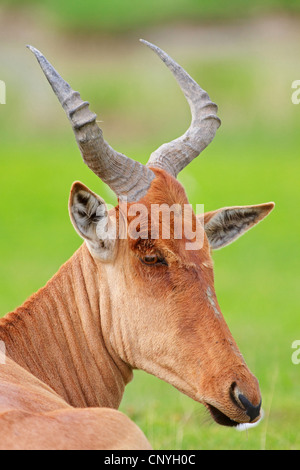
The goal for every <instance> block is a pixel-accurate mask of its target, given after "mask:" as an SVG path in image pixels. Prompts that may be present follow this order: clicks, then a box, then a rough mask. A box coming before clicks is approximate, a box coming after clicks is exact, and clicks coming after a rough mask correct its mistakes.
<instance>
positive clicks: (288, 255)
mask: <svg viewBox="0 0 300 470" xmlns="http://www.w3.org/2000/svg"><path fill="white" fill-rule="evenodd" d="M62 3H63V2H61V4H62ZM274 47H275V46H274ZM291 47H292V46H291ZM272 51H273V52H272V53H271V56H270V55H269V52H268V51H266V56H265V57H262V55H261V51H260V54H257V55H252V56H251V57H247V56H246V55H243V56H239V57H236V56H235V57H234V56H232V57H231V58H230V60H226V61H225V60H224V59H223V58H222V57H218V56H217V57H215V58H213V59H211V58H208V57H206V58H203V60H201V64H199V58H190V59H189V60H190V63H189V64H185V65H186V66H187V69H188V70H189V71H190V72H191V74H192V75H193V76H194V77H195V78H196V79H198V80H199V82H201V83H203V86H204V87H206V88H208V89H209V90H210V92H211V94H212V95H213V96H212V97H213V99H214V100H215V101H216V102H218V104H219V105H220V115H221V117H222V120H223V125H222V127H221V128H220V130H219V131H218V134H217V138H216V139H215V141H214V143H213V144H212V145H211V146H210V147H209V149H207V150H206V151H205V153H204V154H203V158H199V159H197V160H195V161H194V162H193V163H191V165H190V166H189V167H188V168H187V169H186V170H184V172H182V174H181V175H180V180H181V182H182V183H183V184H184V185H185V187H186V189H187V193H188V196H189V199H190V201H191V202H192V203H193V204H196V203H202V202H204V204H205V209H206V210H212V209H216V208H218V207H222V206H227V205H241V204H255V203H262V202H267V201H271V200H274V201H275V202H276V208H275V211H274V212H273V213H272V214H271V215H270V216H269V217H268V218H267V219H266V220H265V221H263V222H262V223H261V224H259V225H258V226H257V227H256V228H254V229H253V230H251V231H250V232H249V233H247V234H246V235H245V236H244V237H242V238H241V239H239V240H238V241H237V242H236V243H234V244H233V245H231V246H229V247H227V248H224V249H223V250H220V251H218V252H216V253H215V254H214V260H215V277H216V292H217V295H218V300H219V303H220V305H221V308H222V311H223V314H224V316H225V318H226V321H227V323H228V325H229V327H230V329H231V331H232V333H233V336H234V337H235V339H236V341H237V343H238V345H239V347H240V349H241V351H242V352H243V354H244V357H245V359H246V361H247V363H248V365H249V367H250V369H251V370H252V371H253V372H254V373H255V375H256V376H257V377H258V379H259V381H260V386H261V390H262V396H263V408H264V412H265V418H264V420H263V421H262V422H261V423H260V424H259V426H257V427H255V428H253V429H250V430H249V431H247V432H238V431H236V430H233V429H227V428H222V427H219V426H217V425H216V424H214V423H212V422H211V420H210V418H209V417H208V415H207V413H206V411H205V410H204V408H203V407H202V406H201V405H199V404H197V403H195V402H193V401H192V400H191V399H189V398H187V397H185V396H184V395H182V394H180V393H179V392H178V391H177V390H175V389H173V388H172V387H171V386H170V385H168V384H166V383H164V382H162V381H160V380H158V379H156V378H155V377H152V376H150V375H147V374H145V373H144V372H141V371H136V372H135V378H134V381H133V382H132V383H131V384H129V385H128V387H127V388H126V391H125V395H124V399H123V401H122V404H121V410H123V411H125V412H126V413H127V414H128V415H129V416H130V417H131V418H132V419H133V420H134V421H135V422H136V423H137V424H138V425H140V426H141V428H142V429H143V431H144V432H145V433H146V435H147V436H148V438H149V439H150V441H151V443H152V445H153V446H154V448H156V449H299V448H300V424H299V423H300V410H299V398H300V397H299V373H300V365H299V366H296V365H294V364H292V361H291V354H292V352H293V350H292V349H291V344H292V342H293V341H294V340H296V339H300V326H299V288H298V284H299V266H298V260H299V235H300V226H299V225H300V222H299V220H300V219H299V216H298V215H299V182H298V180H299V173H300V160H299V147H300V137H299V121H300V106H299V107H297V106H293V105H291V102H290V84H291V82H292V81H293V80H294V79H295V78H296V77H295V73H296V72H295V71H296V68H295V65H294V62H292V61H291V62H289V61H288V60H287V56H286V55H285V51H284V50H283V49H282V51H281V52H280V51H279V52H278V51H277V50H276V53H275V52H274V50H273V49H272ZM272 54H273V55H272ZM278 54H279V55H278ZM280 54H281V55H280ZM289 54H291V49H289ZM274 58H276V61H275V59H274ZM61 63H62V62H61ZM153 63H154V62H151V59H149V65H148V68H147V67H143V68H139V67H137V66H136V67H134V68H133V69H132V62H130V61H129V63H128V64H125V63H123V62H121V64H120V67H121V68H120V70H119V73H118V72H117V70H116V73H114V74H112V76H113V78H112V79H109V73H110V71H111V70H112V69H109V68H108V69H107V70H106V72H103V73H102V72H101V73H100V71H99V74H98V72H97V74H95V76H92V75H91V76H89V74H88V73H86V70H87V69H85V70H81V69H80V68H79V67H77V66H76V65H77V64H75V65H74V64H72V63H71V62H66V63H64V66H65V67H66V68H67V70H68V71H69V72H68V73H69V74H70V76H72V77H73V79H72V83H75V84H76V87H77V88H79V89H80V90H82V96H84V98H87V99H89V100H90V101H91V102H92V103H93V109H95V110H99V109H101V119H102V116H105V122H104V123H103V129H104V133H105V136H106V137H107V139H108V140H109V141H110V143H111V144H112V145H113V146H115V147H116V148H117V149H120V150H121V151H123V152H124V153H126V154H128V155H131V156H133V157H134V158H136V159H139V160H140V161H143V162H145V161H146V160H147V156H148V155H149V154H150V152H151V150H152V149H153V148H155V146H158V145H159V144H160V143H161V142H162V141H163V140H170V139H171V138H174V137H175V136H176V135H177V134H178V133H179V132H183V131H184V130H185V127H186V125H187V123H188V120H189V114H188V110H187V108H186V107H185V105H184V102H183V100H182V96H181V94H180V92H178V91H177V88H176V85H175V84H174V83H173V82H172V79H171V77H170V76H169V75H168V74H167V73H166V75H164V72H161V69H159V68H155V69H154V72H153V73H154V75H151V67H152V66H153ZM150 64H151V65H150ZM91 67H92V65H91ZM33 70H34V72H32V77H33V78H32V80H33V84H32V85H31V87H32V89H31V99H32V97H33V96H36V97H37V98H36V102H35V103H34V105H33V106H29V103H31V101H30V99H29V98H28V99H27V101H25V103H27V106H26V107H25V108H24V109H20V105H19V104H18V100H17V99H16V98H15V99H14V100H13V101H8V104H7V105H5V106H2V107H0V126H1V129H2V131H1V133H2V135H1V138H2V143H1V154H0V168H1V172H0V187H1V198H0V214H1V231H0V259H1V263H0V280H1V282H0V308H1V314H5V313H6V312H7V311H9V310H12V309H14V308H15V307H16V306H18V305H19V304H21V303H22V302H23V301H24V300H25V299H26V298H27V297H28V296H29V295H30V294H31V293H32V292H34V291H36V290H37V289H38V288H39V287H41V286H42V285H43V284H44V283H45V282H46V281H47V280H48V279H49V278H50V277H51V276H52V275H53V274H54V273H55V272H56V271H57V269H58V268H59V266H60V265H61V264H62V263H63V262H64V261H66V260H67V259H68V258H69V257H70V256H71V255H72V253H73V252H74V251H75V250H76V248H77V247H78V246H79V245H80V243H81V241H80V239H79V238H78V236H77V235H76V233H75V232H74V230H73V228H72V226H71V223H70V221H69V217H68V212H67V200H68V191H69V188H70V187H71V184H72V182H73V181H74V180H77V179H80V180H82V181H83V182H84V183H85V184H87V185H88V186H90V187H91V189H93V190H94V191H96V192H98V193H99V194H101V196H102V197H104V198H105V199H106V200H107V202H109V203H113V202H114V201H115V197H114V196H113V195H112V194H111V192H110V191H109V190H108V188H106V187H105V185H103V184H102V183H101V182H100V181H99V180H98V179H97V178H96V177H95V176H94V175H93V174H91V173H90V171H89V170H88V169H87V168H86V166H85V165H84V164H83V163H82V162H81V158H80V155H79V152H78V150H77V148H76V145H75V143H74V142H73V135H72V132H71V131H70V130H69V128H68V123H67V120H66V119H65V117H64V116H63V114H62V112H61V111H60V109H59V107H58V106H57V104H56V102H55V101H54V100H53V101H50V99H49V102H47V103H46V106H47V110H48V112H49V114H47V119H48V121H47V123H48V124H49V125H50V130H48V129H47V127H46V126H45V121H43V119H40V117H41V116H42V114H43V113H42V112H41V109H40V108H41V106H40V104H39V103H40V99H41V98H42V97H43V96H44V95H46V94H47V93H49V94H50V90H49V88H48V84H46V83H44V82H43V85H41V88H37V87H34V80H36V77H38V80H42V79H41V76H40V75H39V72H38V71H37V69H33ZM91 70H92V68H91ZM93 70H95V68H93ZM73 72H74V73H73ZM275 72H276V73H275ZM156 74H161V75H156ZM96 75H97V76H96ZM157 77H159V78H157ZM25 83H27V82H25ZM74 86H75V85H74ZM8 88H9V87H8ZM128 90H129V91H128ZM274 90H276V99H274V93H275V92H274ZM127 91H128V93H127ZM19 93H20V95H19V96H20V100H21V101H22V99H24V98H23V97H22V95H21V92H19ZM23 93H26V89H25V90H23ZM16 96H18V94H17V95H16ZM27 115H28V119H27V120H26V119H25V116H27ZM187 367H188V364H187Z"/></svg>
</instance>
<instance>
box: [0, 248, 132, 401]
mask: <svg viewBox="0 0 300 470" xmlns="http://www.w3.org/2000/svg"><path fill="white" fill-rule="evenodd" d="M99 281H100V278H99V270H98V268H97V266H96V263H95V262H94V260H93V258H92V256H91V255H90V253H89V251H88V249H87V247H86V245H85V244H83V245H82V246H81V248H79V250H78V251H77V252H76V253H75V254H74V255H73V256H72V258H71V259H70V260H69V261H67V262H66V263H65V264H64V265H63V266H62V267H61V269H60V270H59V271H58V273H57V274H56V275H55V276H54V277H53V278H52V279H51V280H50V281H49V282H48V283H47V284H46V286H45V287H43V288H42V289H40V290H39V291H38V292H37V293H36V294H34V295H32V296H31V297H30V298H29V299H28V300H27V301H26V302H25V303H24V304H23V305H22V306H21V307H19V308H17V309H16V310H15V311H14V312H11V313H9V314H8V315H6V317H5V318H2V319H1V320H0V339H1V340H2V341H4V342H5V346H6V354H7V356H8V357H10V358H11V359H12V360H13V361H15V362H16V363H17V364H19V365H20V366H21V367H23V368H24V369H26V370H27V371H29V372H30V373H32V374H33V375H34V376H36V377H37V378H38V379H40V380H41V381H43V382H44V383H46V384H47V385H49V386H50V387H51V388H52V389H53V390H54V391H55V392H56V393H58V394H59V395H60V396H61V397H63V398H64V399H65V400H66V401H67V402H68V403H69V404H70V405H72V406H75V407H92V406H96V407H98V406H101V407H111V408H118V406H119V404H120V402H121V399H122V395H123V392H124V388H125V385H126V384H127V383H128V382H129V381H130V380H131V378H132V370H131V368H130V367H129V366H128V365H127V364H125V363H124V362H123V361H122V360H121V359H120V358H119V357H117V356H116V355H115V354H114V351H113V350H112V349H111V347H110V345H109V344H107V341H106V338H105V337H104V336H103V334H102V328H101V323H102V320H101V314H102V315H103V314H105V312H103V306H104V305H107V301H106V300H105V299H104V298H101V292H103V291H104V289H103V286H102V290H101V283H100V282H99ZM103 293H104V294H105V292H103Z"/></svg>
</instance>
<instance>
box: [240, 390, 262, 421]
mask: <svg viewBox="0 0 300 470" xmlns="http://www.w3.org/2000/svg"><path fill="white" fill-rule="evenodd" d="M239 401H240V402H241V404H242V405H243V407H244V408H245V410H246V414H247V415H248V416H249V418H250V423H251V421H254V420H255V418H257V417H258V416H259V414H260V407H261V400H260V403H259V404H258V405H257V406H254V405H253V404H252V403H251V402H250V401H249V400H248V398H246V397H245V396H244V395H242V394H241V393H240V394H239Z"/></svg>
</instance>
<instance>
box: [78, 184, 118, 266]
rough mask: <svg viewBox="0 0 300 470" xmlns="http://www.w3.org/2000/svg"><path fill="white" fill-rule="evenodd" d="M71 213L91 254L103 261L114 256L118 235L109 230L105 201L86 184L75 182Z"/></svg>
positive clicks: (109, 259)
mask: <svg viewBox="0 0 300 470" xmlns="http://www.w3.org/2000/svg"><path fill="white" fill-rule="evenodd" d="M69 214H70V218H71V221H72V224H73V226H74V228H75V230H76V232H77V233H78V234H79V235H80V236H81V238H83V239H84V240H85V241H86V244H87V246H88V248H89V250H90V252H91V254H92V255H93V256H94V257H96V258H98V259H100V260H101V261H111V260H112V259H113V257H114V252H115V249H114V248H115V244H116V243H115V242H116V237H115V236H114V233H115V232H113V231H112V230H110V231H109V230H108V227H109V216H108V210H107V206H106V204H105V201H104V200H103V199H102V198H101V197H100V196H98V194H95V193H93V192H92V191H91V190H90V189H89V188H87V187H86V186H85V185H84V184H82V183H80V182H79V181H76V182H75V183H73V185H72V188H71V193H70V199H69Z"/></svg>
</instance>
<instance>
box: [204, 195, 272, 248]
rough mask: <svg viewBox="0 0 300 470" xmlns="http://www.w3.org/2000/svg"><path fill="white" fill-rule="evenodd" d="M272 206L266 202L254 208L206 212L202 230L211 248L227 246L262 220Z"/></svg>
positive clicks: (241, 207) (244, 207)
mask: <svg viewBox="0 0 300 470" xmlns="http://www.w3.org/2000/svg"><path fill="white" fill-rule="evenodd" d="M274 206H275V204H274V202H267V203H265V204H258V205H256V206H236V207H224V208H223V209H218V210H216V211H212V212H206V213H205V214H204V230H205V233H206V235H207V238H208V241H209V244H210V246H211V248H212V249H213V250H217V249H219V248H223V246H226V245H229V244H230V243H232V242H233V241H235V240H236V239H237V238H238V237H240V236H241V235H243V234H244V233H245V232H246V231H247V230H249V229H250V228H252V227H253V226H254V225H256V224H258V222H260V221H261V220H262V219H264V218H265V217H266V216H267V215H268V214H269V213H270V212H271V210H272V209H273V208H274ZM202 217H203V216H202Z"/></svg>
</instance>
